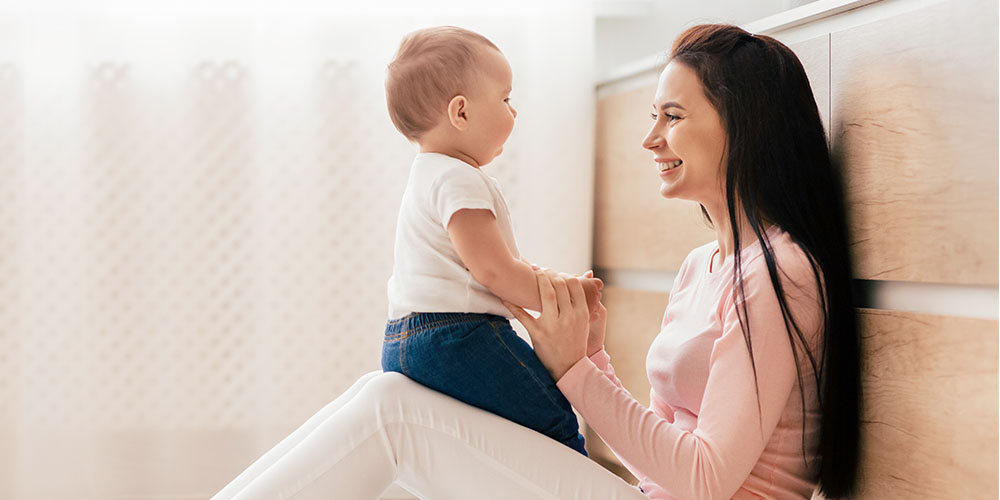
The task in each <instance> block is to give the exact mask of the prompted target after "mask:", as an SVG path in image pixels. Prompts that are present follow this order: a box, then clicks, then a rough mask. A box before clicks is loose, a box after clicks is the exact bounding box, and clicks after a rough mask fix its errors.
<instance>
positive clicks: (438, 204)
mask: <svg viewBox="0 0 1000 500" xmlns="http://www.w3.org/2000/svg"><path fill="white" fill-rule="evenodd" d="M474 168H475V167H472V166H468V167H465V166H463V167H456V168H450V169H448V170H445V171H444V172H442V173H441V175H439V176H438V178H437V179H436V180H435V181H434V183H433V184H432V185H431V196H430V198H431V206H432V207H433V210H434V215H435V216H436V217H437V220H438V221H439V222H440V223H441V226H442V227H443V228H445V229H448V222H450V221H451V216H452V215H454V214H455V212H457V211H459V210H462V209H463V208H472V209H486V210H489V211H490V212H492V213H493V216H494V217H496V215H497V211H496V207H495V206H494V200H493V193H491V192H490V189H489V188H488V187H487V186H486V180H485V179H483V177H482V175H480V173H479V172H476V171H475V170H474Z"/></svg>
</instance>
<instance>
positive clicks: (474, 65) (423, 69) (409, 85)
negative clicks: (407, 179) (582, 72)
mask: <svg viewBox="0 0 1000 500" xmlns="http://www.w3.org/2000/svg"><path fill="white" fill-rule="evenodd" d="M511 80H512V76H511V70H510V65H509V64H508V63H507V59H506V58H504V56H503V54H502V53H501V52H500V49H498V48H497V46H496V45H494V44H493V43H492V42H490V41H489V40H488V39H486V37H484V36H482V35H480V34H478V33H474V32H472V31H469V30H466V29H462V28H457V27H454V26H441V27H436V28H427V29H422V30H418V31H414V32H413V33H410V34H408V35H406V36H405V37H404V38H403V41H402V43H401V44H400V46H399V50H398V51H397V52H396V57H395V58H393V60H392V62H390V63H389V67H388V69H387V71H386V79H385V96H386V104H387V105H388V107H389V117H390V118H392V123H393V124H394V125H395V126H396V129H398V130H399V131H400V132H401V133H402V134H403V135H404V136H406V138H407V139H409V140H410V141H411V142H415V143H417V144H419V145H420V147H421V150H422V151H424V150H426V151H434V152H440V153H444V154H448V155H450V156H454V157H456V158H459V159H461V160H464V161H466V162H467V163H469V164H471V165H473V166H476V167H479V166H482V165H485V164H487V163H489V162H490V161H492V160H493V158H495V157H496V156H497V155H499V154H500V153H501V151H503V144H504V142H505V141H506V140H507V137H509V136H510V132H511V130H512V129H513V128H514V117H515V116H517V112H516V111H515V110H514V108H513V107H511V105H510V102H509V101H510V91H511Z"/></svg>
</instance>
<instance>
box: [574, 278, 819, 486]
mask: <svg viewBox="0 0 1000 500" xmlns="http://www.w3.org/2000/svg"><path fill="white" fill-rule="evenodd" d="M759 267H760V266H758V269H756V270H755V271H751V272H749V273H747V275H746V278H745V280H744V281H745V290H746V306H747V316H748V317H747V318H745V320H747V319H748V320H749V326H750V331H751V340H752V345H753V358H754V360H755V366H756V373H757V385H756V386H755V384H754V375H753V371H752V370H753V369H752V367H751V362H750V356H749V353H748V351H747V346H746V343H745V341H744V337H743V332H742V329H741V328H740V324H739V320H738V318H737V310H736V306H735V303H734V301H733V300H732V299H731V298H730V299H729V300H727V301H726V303H725V304H724V305H723V318H722V319H723V328H722V329H723V331H722V335H721V337H720V338H718V339H717V340H716V341H715V343H714V345H713V349H712V353H711V356H710V358H709V364H710V367H709V376H708V382H707V385H706V387H705V392H704V396H703V398H702V405H701V408H700V409H699V412H698V413H699V415H698V421H697V427H696V428H695V429H694V430H693V431H687V430H684V429H681V428H680V427H678V426H676V425H674V424H673V423H672V422H670V421H668V420H667V419H665V418H663V417H661V416H659V415H657V414H656V413H654V412H653V411H652V410H650V409H648V408H646V407H644V406H642V405H641V404H640V403H639V402H638V401H636V400H635V399H634V398H633V397H632V396H631V395H630V394H628V392H626V391H625V390H623V389H622V388H621V387H619V386H618V385H617V384H615V383H614V382H613V381H612V380H610V379H609V378H608V377H607V375H606V372H605V371H604V370H601V369H600V368H599V367H598V366H597V364H596V363H595V361H594V360H592V359H590V358H584V359H582V360H580V362H578V363H577V364H576V365H574V366H573V367H572V368H570V370H569V371H567V372H566V374H565V375H563V376H562V377H561V378H560V379H559V381H558V386H559V389H560V390H562V392H563V394H565V396H566V398H567V399H568V400H569V401H570V402H571V403H572V404H573V406H574V407H576V409H577V410H578V411H579V412H580V414H581V415H582V416H583V418H584V419H585V420H586V421H587V423H588V424H589V425H590V427H591V428H592V429H594V430H595V431H596V432H597V433H598V435H600V436H601V438H602V439H603V440H604V441H605V442H606V443H607V444H608V446H609V447H610V448H612V449H613V450H614V451H615V453H616V454H617V455H618V456H619V457H621V458H622V460H623V462H627V463H628V464H629V468H630V469H635V470H636V471H637V472H638V473H639V474H637V476H640V477H646V478H648V479H649V480H651V481H652V482H654V483H656V484H658V485H660V486H661V487H662V488H664V489H665V490H666V491H667V492H669V493H670V494H671V495H673V496H675V497H677V498H731V497H732V496H733V495H734V494H735V493H736V491H737V490H738V489H739V487H740V486H741V485H742V484H743V482H744V481H745V480H746V478H747V477H748V476H749V474H750V471H751V470H752V469H753V467H754V465H755V464H756V463H757V461H758V460H760V457H761V453H762V452H763V450H764V447H765V446H766V444H767V442H768V440H769V438H770V436H771V434H772V432H773V431H774V429H775V427H776V426H777V423H778V420H779V419H780V417H781V414H782V413H783V411H784V408H785V405H786V403H787V401H788V398H789V396H790V394H791V392H792V389H793V387H794V384H795V381H796V378H797V371H796V370H797V369H796V366H795V361H794V359H793V358H792V350H791V345H790V343H789V340H788V336H787V333H786V331H785V327H784V320H783V318H782V316H781V312H780V309H779V308H778V301H777V297H776V296H775V294H774V289H773V287H772V286H771V283H770V279H769V277H768V274H767V270H766V269H764V270H763V272H761V270H760V269H759ZM779 274H780V272H779ZM790 289H791V290H794V289H793V288H792V287H791V286H786V287H785V291H786V293H789V292H790ZM792 293H794V292H792ZM807 302H808V301H807ZM811 304H814V303H810V304H806V303H803V302H801V301H796V300H795V299H792V298H790V300H789V307H790V308H791V309H792V310H793V311H792V312H793V316H795V317H796V319H797V320H798V319H805V321H802V322H800V327H802V328H803V330H804V331H809V330H810V329H815V328H817V327H818V322H817V321H816V320H817V318H818V316H816V314H815V311H812V310H809V309H810V308H811V307H812V306H811ZM796 309H798V311H796ZM799 313H806V314H799ZM758 389H759V395H760V401H759V402H760V406H758V399H757V395H758Z"/></svg>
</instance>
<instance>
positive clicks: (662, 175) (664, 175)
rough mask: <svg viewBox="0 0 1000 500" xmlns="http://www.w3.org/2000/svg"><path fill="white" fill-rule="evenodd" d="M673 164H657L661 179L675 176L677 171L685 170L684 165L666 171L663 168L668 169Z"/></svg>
mask: <svg viewBox="0 0 1000 500" xmlns="http://www.w3.org/2000/svg"><path fill="white" fill-rule="evenodd" d="M672 163H673V162H657V166H659V167H660V177H667V176H670V175H673V174H674V172H676V171H677V170H680V169H681V168H684V164H683V163H681V164H680V165H677V166H676V167H673V168H670V169H664V168H663V167H666V166H667V165H670V164H672Z"/></svg>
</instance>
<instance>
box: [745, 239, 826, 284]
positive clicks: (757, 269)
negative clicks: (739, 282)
mask: <svg viewBox="0 0 1000 500" xmlns="http://www.w3.org/2000/svg"><path fill="white" fill-rule="evenodd" d="M768 236H770V237H769V241H768V247H769V248H770V250H771V254H772V255H773V257H774V264H775V267H776V270H777V274H778V277H779V279H780V280H781V282H782V285H783V288H785V290H784V291H785V293H786V295H798V294H797V293H796V292H804V293H805V294H806V295H809V296H810V297H812V296H814V295H815V292H816V291H817V290H818V288H817V286H816V277H817V273H818V272H819V271H820V270H819V267H818V266H817V267H816V268H815V269H814V268H813V262H812V259H811V258H810V256H809V253H808V252H807V251H806V250H805V249H804V248H803V247H802V246H801V245H799V243H798V242H796V241H795V239H794V238H793V237H792V235H791V234H789V233H788V232H786V231H785V230H784V229H781V228H777V230H775V231H773V232H772V231H768ZM742 267H743V279H744V282H745V283H749V284H753V283H757V284H760V285H762V286H763V285H764V284H767V286H770V285H771V277H770V271H769V270H768V266H767V260H766V259H765V257H764V249H763V242H761V245H758V246H757V247H755V248H754V252H753V253H752V255H751V256H750V257H749V258H748V259H747V260H746V262H745V263H744V264H743V266H742ZM789 286H792V287H793V288H791V289H789Z"/></svg>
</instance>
